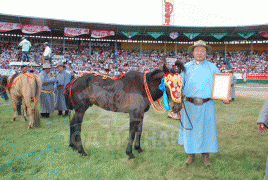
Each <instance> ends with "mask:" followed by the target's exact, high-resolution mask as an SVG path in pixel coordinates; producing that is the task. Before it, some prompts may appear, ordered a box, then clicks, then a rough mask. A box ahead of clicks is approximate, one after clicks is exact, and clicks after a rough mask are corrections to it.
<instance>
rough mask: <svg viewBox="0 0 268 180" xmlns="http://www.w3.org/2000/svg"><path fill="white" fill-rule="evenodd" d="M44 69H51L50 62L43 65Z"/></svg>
mask: <svg viewBox="0 0 268 180" xmlns="http://www.w3.org/2000/svg"><path fill="white" fill-rule="evenodd" d="M43 69H51V65H50V64H49V63H45V64H44V65H43Z"/></svg>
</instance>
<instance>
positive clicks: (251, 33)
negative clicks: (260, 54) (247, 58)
mask: <svg viewBox="0 0 268 180" xmlns="http://www.w3.org/2000/svg"><path fill="white" fill-rule="evenodd" d="M237 34H238V35H240V36H242V37H243V38H245V39H247V38H249V37H250V36H252V35H253V34H256V32H238V33H237Z"/></svg>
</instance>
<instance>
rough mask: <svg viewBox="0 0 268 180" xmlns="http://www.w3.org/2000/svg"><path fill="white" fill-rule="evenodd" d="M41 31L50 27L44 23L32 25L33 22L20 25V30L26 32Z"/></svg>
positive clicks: (48, 29)
mask: <svg viewBox="0 0 268 180" xmlns="http://www.w3.org/2000/svg"><path fill="white" fill-rule="evenodd" d="M42 31H50V28H49V27H48V26H45V25H33V24H23V25H22V32H23V33H26V34H34V33H39V32H42Z"/></svg>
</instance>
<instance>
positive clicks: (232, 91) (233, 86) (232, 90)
mask: <svg viewBox="0 0 268 180" xmlns="http://www.w3.org/2000/svg"><path fill="white" fill-rule="evenodd" d="M229 72H230V73H232V74H233V80H232V85H231V98H232V100H231V101H234V98H235V84H236V83H237V79H236V77H235V75H234V71H233V70H230V71H229Z"/></svg>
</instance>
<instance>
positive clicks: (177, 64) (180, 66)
mask: <svg viewBox="0 0 268 180" xmlns="http://www.w3.org/2000/svg"><path fill="white" fill-rule="evenodd" d="M175 66H177V67H178V69H179V73H181V72H184V71H185V67H184V65H183V63H182V62H181V61H176V62H175Z"/></svg>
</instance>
